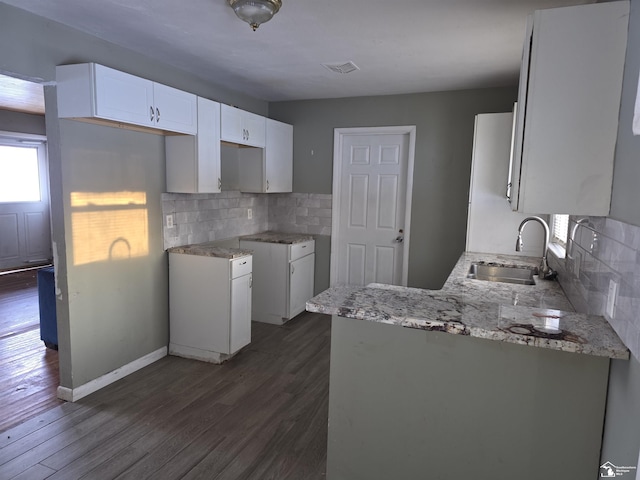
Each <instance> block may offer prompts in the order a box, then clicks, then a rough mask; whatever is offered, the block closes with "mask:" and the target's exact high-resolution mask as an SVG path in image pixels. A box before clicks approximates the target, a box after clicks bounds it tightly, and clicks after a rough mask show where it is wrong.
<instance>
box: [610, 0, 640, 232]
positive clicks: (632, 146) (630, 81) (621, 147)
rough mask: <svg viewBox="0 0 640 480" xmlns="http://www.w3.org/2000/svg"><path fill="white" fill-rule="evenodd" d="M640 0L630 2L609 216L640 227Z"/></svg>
mask: <svg viewBox="0 0 640 480" xmlns="http://www.w3.org/2000/svg"><path fill="white" fill-rule="evenodd" d="M639 9H640V2H639V1H638V0H632V1H631V17H630V19H629V34H628V38H627V56H626V60H625V67H624V79H623V82H622V99H621V102H620V122H619V124H618V141H617V143H616V156H615V165H614V170H613V195H612V198H611V213H610V214H609V216H610V217H613V218H615V219H617V220H622V221H624V222H627V223H631V224H633V225H639V226H640V208H638V205H640V189H639V188H638V181H639V180H640V162H639V161H638V153H639V152H640V136H633V133H632V130H631V125H632V122H633V109H634V106H635V102H636V92H637V86H638V71H639V70H640V12H639V11H638V10H639Z"/></svg>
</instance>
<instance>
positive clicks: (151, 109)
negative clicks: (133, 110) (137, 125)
mask: <svg viewBox="0 0 640 480" xmlns="http://www.w3.org/2000/svg"><path fill="white" fill-rule="evenodd" d="M149 111H150V113H151V114H150V120H151V121H152V122H153V113H154V112H153V107H149Z"/></svg>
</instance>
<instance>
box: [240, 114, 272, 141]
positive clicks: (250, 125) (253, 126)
mask: <svg viewBox="0 0 640 480" xmlns="http://www.w3.org/2000/svg"><path fill="white" fill-rule="evenodd" d="M242 126H243V129H244V134H245V137H246V138H245V142H244V144H245V145H251V146H252V147H260V148H263V147H264V145H265V137H266V118H265V117H263V116H260V115H256V114H255V113H251V112H245V111H242Z"/></svg>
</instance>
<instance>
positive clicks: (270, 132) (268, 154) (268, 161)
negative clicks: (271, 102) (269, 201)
mask: <svg viewBox="0 0 640 480" xmlns="http://www.w3.org/2000/svg"><path fill="white" fill-rule="evenodd" d="M266 134H267V138H266V141H265V143H266V145H265V148H264V149H261V148H240V149H238V171H239V179H238V180H239V186H240V191H241V192H255V193H285V192H292V191H293V126H292V125H289V124H287V123H282V122H278V121H276V120H271V119H270V118H267V119H266Z"/></svg>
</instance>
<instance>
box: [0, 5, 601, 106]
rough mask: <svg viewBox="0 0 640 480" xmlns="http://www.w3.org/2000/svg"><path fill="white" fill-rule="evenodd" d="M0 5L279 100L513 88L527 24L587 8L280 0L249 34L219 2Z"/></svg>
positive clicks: (221, 82) (242, 23)
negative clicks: (343, 65)
mask: <svg viewBox="0 0 640 480" xmlns="http://www.w3.org/2000/svg"><path fill="white" fill-rule="evenodd" d="M3 3H7V4H10V5H13V6H16V7H18V8H22V9H24V10H27V11H30V12H33V13H35V14H37V15H40V16H43V17H46V18H49V19H51V20H55V21H58V22H60V23H63V24H66V25H68V26H71V27H75V28H77V29H79V30H82V31H85V32H88V33H90V34H92V35H95V36H97V37H100V38H102V39H104V40H107V41H109V42H112V43H115V44H118V45H121V46H124V47H127V48H129V49H131V50H134V51H137V52H140V53H142V54H144V55H147V56H149V57H152V58H155V59H157V60H160V61H162V62H165V63H168V64H170V65H173V66H175V67H178V68H180V69H183V70H186V71H188V72H191V73H193V74H195V75H197V76H199V77H202V78H205V79H210V80H211V81H212V82H214V83H217V84H220V85H224V86H226V87H228V88H231V89H234V90H240V91H244V92H246V93H248V94H250V95H252V96H254V97H257V98H260V99H263V100H267V101H280V100H298V99H315V98H333V97H350V96H363V95H389V94H401V93H414V92H428V91H441V90H458V89H465V88H478V87H494V86H505V85H515V84H516V81H517V76H518V70H519V65H520V55H521V50H522V41H523V37H524V29H525V22H526V16H527V15H528V14H529V13H531V12H532V11H533V10H536V9H543V8H552V7H556V6H565V5H575V4H581V3H593V0H283V5H282V8H281V10H280V12H279V13H278V14H277V15H276V16H275V17H274V18H273V19H272V20H271V21H270V22H268V23H265V24H263V25H262V26H261V27H260V28H259V29H258V30H257V31H256V32H252V31H251V29H250V27H249V26H248V25H247V24H246V23H244V22H242V21H241V20H239V19H238V18H236V16H235V14H234V13H233V11H232V10H231V8H230V7H229V6H228V3H227V0H100V1H97V0H55V1H52V0H3ZM349 60H350V61H353V62H354V63H355V64H356V65H358V67H360V70H358V71H355V72H352V73H349V74H337V73H333V72H330V71H328V70H327V69H325V68H324V67H323V66H322V63H333V62H345V61H349Z"/></svg>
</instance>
